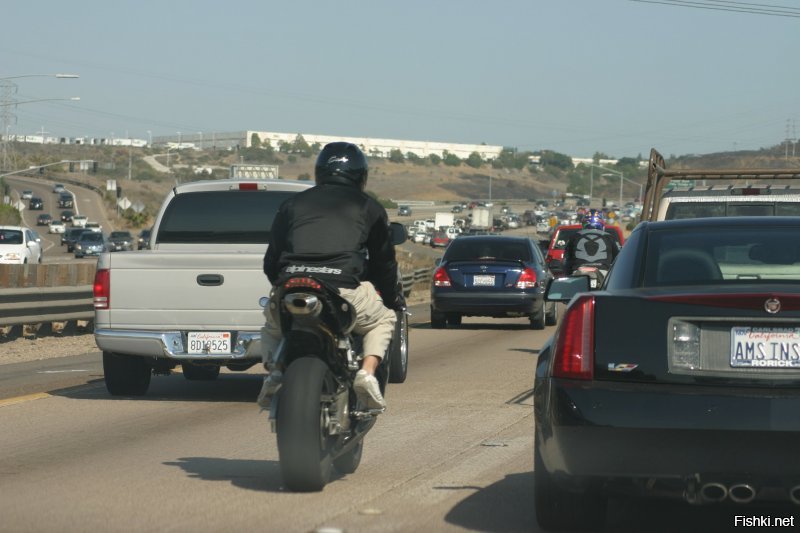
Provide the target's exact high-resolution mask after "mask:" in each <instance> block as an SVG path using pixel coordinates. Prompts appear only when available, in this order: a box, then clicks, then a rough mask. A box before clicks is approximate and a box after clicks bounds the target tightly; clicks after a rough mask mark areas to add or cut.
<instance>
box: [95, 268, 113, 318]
mask: <svg viewBox="0 0 800 533" xmlns="http://www.w3.org/2000/svg"><path fill="white" fill-rule="evenodd" d="M93 293H94V308H95V309H108V308H109V306H110V304H111V272H110V271H109V270H108V269H107V268H102V269H98V270H97V272H96V273H95V275H94V288H93Z"/></svg>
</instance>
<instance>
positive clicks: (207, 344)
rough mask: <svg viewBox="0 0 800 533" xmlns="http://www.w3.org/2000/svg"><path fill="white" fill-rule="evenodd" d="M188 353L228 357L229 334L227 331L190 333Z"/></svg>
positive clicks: (229, 346)
mask: <svg viewBox="0 0 800 533" xmlns="http://www.w3.org/2000/svg"><path fill="white" fill-rule="evenodd" d="M188 337H189V338H188V341H189V349H188V350H187V352H188V353H190V354H193V355H230V353H231V334H230V332H228V331H190V332H189V336H188Z"/></svg>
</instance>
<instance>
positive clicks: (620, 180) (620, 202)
mask: <svg viewBox="0 0 800 533" xmlns="http://www.w3.org/2000/svg"><path fill="white" fill-rule="evenodd" d="M603 168H605V167H603ZM605 170H607V171H609V172H613V173H614V174H618V175H619V205H618V206H617V207H618V208H619V207H622V182H623V180H624V179H625V176H624V175H623V174H622V172H620V171H619V170H612V169H610V168H606V169H605ZM609 175H610V174H609Z"/></svg>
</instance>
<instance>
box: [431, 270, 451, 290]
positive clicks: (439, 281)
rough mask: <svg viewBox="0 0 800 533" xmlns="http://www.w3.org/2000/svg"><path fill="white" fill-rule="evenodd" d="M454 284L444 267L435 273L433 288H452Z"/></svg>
mask: <svg viewBox="0 0 800 533" xmlns="http://www.w3.org/2000/svg"><path fill="white" fill-rule="evenodd" d="M452 285H453V283H452V282H451V281H450V276H449V275H448V274H447V270H445V269H444V267H439V268H437V269H436V272H434V273H433V286H434V287H450V286H452Z"/></svg>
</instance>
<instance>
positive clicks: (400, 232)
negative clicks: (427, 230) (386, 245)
mask: <svg viewBox="0 0 800 533" xmlns="http://www.w3.org/2000/svg"><path fill="white" fill-rule="evenodd" d="M389 234H390V236H391V239H392V244H393V245H395V246H397V245H398V244H403V243H404V242H406V239H407V238H408V234H407V230H406V228H405V226H403V225H402V224H400V223H399V222H391V223H389Z"/></svg>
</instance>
